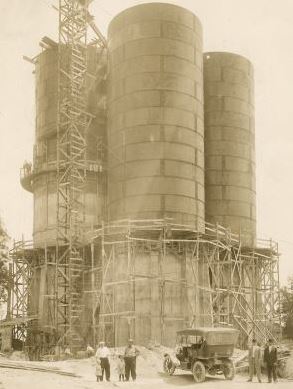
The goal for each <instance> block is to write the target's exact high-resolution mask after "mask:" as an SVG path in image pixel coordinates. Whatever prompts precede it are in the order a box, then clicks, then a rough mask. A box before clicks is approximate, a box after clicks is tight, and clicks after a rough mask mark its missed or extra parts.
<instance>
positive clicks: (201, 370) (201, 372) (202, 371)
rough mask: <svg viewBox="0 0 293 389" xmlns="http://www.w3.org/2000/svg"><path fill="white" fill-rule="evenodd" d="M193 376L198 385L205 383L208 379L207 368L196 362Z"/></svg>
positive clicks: (193, 367)
mask: <svg viewBox="0 0 293 389" xmlns="http://www.w3.org/2000/svg"><path fill="white" fill-rule="evenodd" d="M192 374H193V378H194V381H195V382H196V383H200V382H204V380H205V378H206V368H205V365H204V364H203V363H202V362H201V361H195V362H194V364H193V366H192Z"/></svg>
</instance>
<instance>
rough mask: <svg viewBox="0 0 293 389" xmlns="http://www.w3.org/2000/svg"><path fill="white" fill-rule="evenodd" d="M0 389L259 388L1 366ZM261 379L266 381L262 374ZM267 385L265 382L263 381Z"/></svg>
mask: <svg viewBox="0 0 293 389" xmlns="http://www.w3.org/2000/svg"><path fill="white" fill-rule="evenodd" d="M0 377H1V378H0V380H1V384H0V389H18V388H19V389H93V388H97V387H100V388H115V387H116V388H124V389H128V388H133V389H134V388H143V389H154V388H161V389H166V388H169V389H174V388H176V387H180V388H182V389H183V388H188V387H195V386H198V387H201V388H203V389H230V388H231V389H233V388H235V389H236V388H238V389H239V388H241V387H242V388H243V389H246V388H249V389H256V388H259V386H260V384H259V383H257V382H253V383H248V382H247V381H246V380H247V378H246V377H243V376H236V377H235V379H234V381H226V380H224V379H223V378H214V377H213V378H211V377H208V378H207V380H206V381H205V382H204V383H202V384H195V383H194V381H193V377H192V376H191V375H190V374H180V373H176V374H175V375H174V376H172V377H168V376H166V375H165V374H163V373H162V372H158V373H157V376H156V377H142V376H139V377H138V378H137V381H136V382H118V380H117V376H116V374H113V377H112V381H111V382H109V383H108V382H102V383H101V382H100V383H98V382H96V381H95V377H94V376H92V377H79V378H75V377H65V376H59V375H56V374H52V373H40V372H30V371H23V370H13V369H2V368H1V370H0ZM263 382H267V380H266V377H263ZM266 385H267V384H266ZM272 386H273V387H274V388H278V389H281V388H284V389H289V388H292V381H286V380H281V381H279V382H278V383H276V384H272Z"/></svg>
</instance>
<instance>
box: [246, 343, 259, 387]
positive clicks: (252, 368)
mask: <svg viewBox="0 0 293 389" xmlns="http://www.w3.org/2000/svg"><path fill="white" fill-rule="evenodd" d="M248 361H249V379H248V381H249V382H251V381H252V379H253V376H254V374H255V373H256V376H257V379H258V382H261V349H260V346H259V345H258V344H257V342H256V339H252V343H251V346H250V347H249V349H248Z"/></svg>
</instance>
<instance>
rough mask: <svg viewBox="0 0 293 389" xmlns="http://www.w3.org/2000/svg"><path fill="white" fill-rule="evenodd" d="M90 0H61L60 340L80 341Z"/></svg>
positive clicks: (58, 230)
mask: <svg viewBox="0 0 293 389" xmlns="http://www.w3.org/2000/svg"><path fill="white" fill-rule="evenodd" d="M88 4H89V0H83V1H82V0H79V1H78V0H59V67H58V73H59V74H58V85H59V91H58V93H59V104H58V129H57V244H56V254H57V256H56V264H57V266H56V293H57V299H56V311H55V312H56V327H57V332H58V336H61V337H60V339H59V342H60V343H63V344H64V345H68V346H70V348H72V349H74V348H76V347H78V345H79V344H80V342H81V337H80V328H81V323H80V313H81V309H82V308H81V281H82V272H83V265H84V264H83V254H82V244H83V221H84V198H83V197H84V184H85V177H86V156H85V146H86V143H85V131H86V129H87V127H88V126H89V124H90V120H91V116H90V114H88V113H87V112H86V95H85V79H86V57H87V56H86V49H87V46H86V45H87V17H88Z"/></svg>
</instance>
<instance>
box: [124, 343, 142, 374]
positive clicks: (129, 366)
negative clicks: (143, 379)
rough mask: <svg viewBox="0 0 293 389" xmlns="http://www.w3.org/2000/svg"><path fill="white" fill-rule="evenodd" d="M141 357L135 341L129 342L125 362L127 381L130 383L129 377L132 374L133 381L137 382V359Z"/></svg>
mask: <svg viewBox="0 0 293 389" xmlns="http://www.w3.org/2000/svg"><path fill="white" fill-rule="evenodd" d="M138 355H139V351H138V349H137V348H136V347H135V346H134V344H133V340H132V339H129V340H128V346H127V347H126V349H125V352H124V360H125V378H126V381H129V375H130V373H131V378H132V380H133V381H135V380H136V357H137V356H138Z"/></svg>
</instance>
